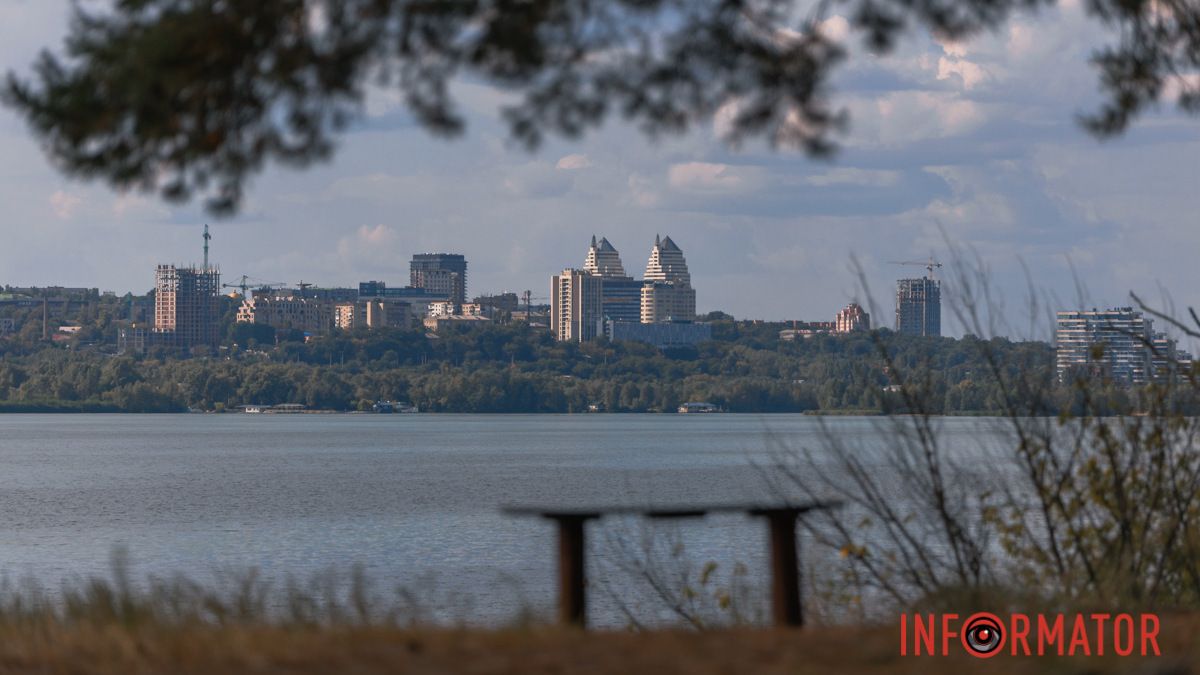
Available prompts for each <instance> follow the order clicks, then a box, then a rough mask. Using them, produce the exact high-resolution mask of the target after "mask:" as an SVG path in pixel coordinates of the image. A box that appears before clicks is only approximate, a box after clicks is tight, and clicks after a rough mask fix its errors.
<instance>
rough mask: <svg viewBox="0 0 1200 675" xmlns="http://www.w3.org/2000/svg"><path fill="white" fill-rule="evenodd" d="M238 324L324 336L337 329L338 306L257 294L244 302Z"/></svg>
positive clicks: (316, 301)
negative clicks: (335, 315) (335, 310)
mask: <svg viewBox="0 0 1200 675" xmlns="http://www.w3.org/2000/svg"><path fill="white" fill-rule="evenodd" d="M237 321H238V323H253V324H260V325H264V326H271V327H273V328H277V329H283V330H299V331H303V332H306V333H316V334H323V333H328V332H329V330H330V329H331V328H333V326H334V306H333V304H332V303H329V302H326V301H324V300H314V299H311V298H302V297H297V296H295V295H282V294H280V295H263V294H259V293H256V294H254V296H252V297H250V298H247V299H245V300H243V301H242V305H241V307H238V313H237Z"/></svg>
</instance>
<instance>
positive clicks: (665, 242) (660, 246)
mask: <svg viewBox="0 0 1200 675" xmlns="http://www.w3.org/2000/svg"><path fill="white" fill-rule="evenodd" d="M646 281H674V282H677V283H679V282H682V284H683V285H684V286H689V287H690V286H691V285H692V275H691V274H689V273H688V266H687V261H686V260H684V258H683V251H682V250H680V248H679V247H678V246H676V245H675V242H674V241H671V238H670V237H663V238H661V239H660V238H659V236H658V235H657V234H656V235H654V248H652V249H650V260H648V261H647V262H646Z"/></svg>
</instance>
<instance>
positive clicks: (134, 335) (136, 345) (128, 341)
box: [117, 324, 150, 354]
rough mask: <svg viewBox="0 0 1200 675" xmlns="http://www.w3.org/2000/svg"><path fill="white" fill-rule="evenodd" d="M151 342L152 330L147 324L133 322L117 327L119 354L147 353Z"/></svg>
mask: <svg viewBox="0 0 1200 675" xmlns="http://www.w3.org/2000/svg"><path fill="white" fill-rule="evenodd" d="M149 343H150V331H148V330H146V327H145V326H139V325H137V324H131V325H128V326H121V327H119V328H117V353H118V354H145V353H146V345H147V344H149Z"/></svg>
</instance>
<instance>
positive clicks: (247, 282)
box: [221, 274, 286, 298]
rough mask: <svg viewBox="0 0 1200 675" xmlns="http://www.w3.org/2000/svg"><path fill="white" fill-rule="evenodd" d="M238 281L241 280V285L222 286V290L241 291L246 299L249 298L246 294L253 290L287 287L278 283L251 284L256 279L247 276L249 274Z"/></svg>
mask: <svg viewBox="0 0 1200 675" xmlns="http://www.w3.org/2000/svg"><path fill="white" fill-rule="evenodd" d="M238 279H239V283H236V284H221V288H237V289H240V290H241V291H242V297H243V298H244V297H247V296H246V292H247V291H249V290H250V289H251V288H260V289H262V288H266V289H269V288H283V287H284V286H286V284H282V283H278V282H269V283H251V281H252V280H253V279H254V277H252V276H250V275H247V274H243V275H242V276H240V277H238Z"/></svg>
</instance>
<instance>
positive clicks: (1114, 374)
mask: <svg viewBox="0 0 1200 675" xmlns="http://www.w3.org/2000/svg"><path fill="white" fill-rule="evenodd" d="M1056 319H1057V321H1056V324H1057V325H1056V329H1055V334H1054V346H1055V360H1056V367H1057V370H1058V377H1059V379H1060V380H1061V381H1067V380H1069V379H1070V378H1071V376H1072V375H1073V374H1074V375H1086V376H1104V377H1109V378H1112V379H1113V380H1116V381H1119V382H1123V383H1125V384H1145V383H1146V382H1148V381H1150V380H1151V379H1155V378H1156V377H1157V371H1158V370H1159V369H1160V368H1161V369H1162V370H1163V372H1164V374H1165V373H1166V372H1168V363H1170V364H1177V356H1178V354H1177V352H1176V349H1175V344H1174V341H1172V340H1169V339H1168V338H1167V337H1166V336H1165V335H1161V334H1160V335H1161V337H1159V336H1155V334H1154V330H1153V320H1152V319H1150V318H1149V317H1146V316H1144V315H1143V314H1142V313H1141V312H1138V311H1134V309H1133V308H1132V307H1118V308H1115V309H1105V310H1096V309H1093V310H1091V311H1090V312H1088V311H1066V312H1058V314H1057V317H1056ZM1155 344H1157V346H1159V347H1160V348H1161V349H1163V350H1164V353H1163V354H1161V355H1160V356H1159V357H1157V358H1160V359H1162V360H1161V361H1159V362H1158V363H1157V364H1156V363H1155V359H1156V357H1155V354H1154V350H1153V349H1152V347H1151V345H1155Z"/></svg>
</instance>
